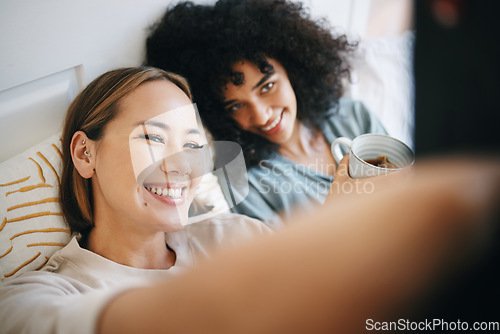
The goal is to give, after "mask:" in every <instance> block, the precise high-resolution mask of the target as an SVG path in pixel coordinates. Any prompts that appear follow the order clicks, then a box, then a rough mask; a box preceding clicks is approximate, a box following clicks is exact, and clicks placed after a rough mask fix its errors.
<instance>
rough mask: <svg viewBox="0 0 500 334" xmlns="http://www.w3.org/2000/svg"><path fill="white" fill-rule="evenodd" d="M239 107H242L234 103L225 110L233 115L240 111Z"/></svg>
mask: <svg viewBox="0 0 500 334" xmlns="http://www.w3.org/2000/svg"><path fill="white" fill-rule="evenodd" d="M241 107H243V104H241V103H235V104H233V105H232V106H230V107H229V108H227V110H229V112H231V113H233V112H235V111H238V110H240V109H241Z"/></svg>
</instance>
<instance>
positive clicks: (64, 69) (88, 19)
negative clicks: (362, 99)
mask: <svg viewBox="0 0 500 334" xmlns="http://www.w3.org/2000/svg"><path fill="white" fill-rule="evenodd" d="M371 1H372V0H306V1H304V3H305V5H306V6H308V7H310V9H311V13H312V15H313V16H316V17H317V16H326V17H327V18H328V19H329V20H330V21H331V22H332V23H333V24H334V25H335V26H339V27H341V28H342V29H343V30H345V31H348V32H354V33H356V32H359V31H363V30H364V28H365V26H366V16H367V12H368V9H369V5H370V3H371ZM172 2H173V1H168V0H140V1H139V0H81V1H68V0H0V161H3V160H5V159H6V158H8V157H10V156H12V155H14V154H16V153H19V152H22V151H23V150H24V149H26V148H28V147H30V146H31V145H33V144H34V143H36V142H38V141H40V140H43V139H45V138H47V137H49V136H50V135H52V134H54V133H56V132H57V131H58V130H59V129H60V126H61V123H62V120H63V117H64V114H65V111H66V108H67V106H68V105H69V103H70V101H71V100H72V99H73V98H74V97H75V96H76V94H77V93H78V92H79V91H80V90H81V89H82V88H83V87H84V86H85V85H86V84H87V83H88V82H90V81H91V80H92V79H94V78H95V77H97V76H98V75H99V74H101V73H103V72H105V71H108V70H110V69H112V68H116V67H120V66H134V65H139V64H140V63H141V61H142V59H143V55H144V39H145V37H146V34H147V28H148V27H149V26H150V25H151V24H152V23H153V22H155V21H156V20H157V19H158V18H159V17H160V16H161V15H162V13H163V12H164V10H165V8H166V7H167V5H168V4H169V3H172ZM196 2H198V3H211V2H213V0H196ZM20 134H22V135H20Z"/></svg>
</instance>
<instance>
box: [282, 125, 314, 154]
mask: <svg viewBox="0 0 500 334" xmlns="http://www.w3.org/2000/svg"><path fill="white" fill-rule="evenodd" d="M317 141H318V136H317V134H316V131H314V130H312V129H310V128H308V127H306V126H305V125H304V124H302V123H301V122H299V121H298V120H296V121H295V125H294V128H293V132H292V136H291V137H290V139H289V140H288V141H286V142H285V143H282V144H281V145H280V148H279V153H280V154H282V155H283V156H286V157H287V158H289V159H291V160H295V161H296V160H300V159H301V158H303V157H308V156H313V155H315V154H317V149H316V148H317V145H315V143H316V142H317Z"/></svg>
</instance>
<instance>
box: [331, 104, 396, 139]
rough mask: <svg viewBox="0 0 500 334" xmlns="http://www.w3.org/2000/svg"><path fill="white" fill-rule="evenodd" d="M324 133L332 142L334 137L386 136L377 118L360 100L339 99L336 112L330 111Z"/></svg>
mask: <svg viewBox="0 0 500 334" xmlns="http://www.w3.org/2000/svg"><path fill="white" fill-rule="evenodd" d="M324 133H325V135H326V137H327V139H329V141H333V140H334V139H335V138H336V137H349V138H354V137H357V136H359V135H361V134H364V133H381V134H386V133H387V132H386V130H385V128H384V126H383V125H382V123H381V122H380V120H379V119H378V118H377V116H376V115H375V114H374V113H372V112H371V111H370V110H368V108H367V107H366V105H365V104H364V103H363V102H362V101H360V100H352V99H349V98H341V99H340V100H339V103H338V109H337V110H336V112H335V111H334V110H332V111H331V112H330V113H329V117H328V119H327V120H326V122H325V127H324Z"/></svg>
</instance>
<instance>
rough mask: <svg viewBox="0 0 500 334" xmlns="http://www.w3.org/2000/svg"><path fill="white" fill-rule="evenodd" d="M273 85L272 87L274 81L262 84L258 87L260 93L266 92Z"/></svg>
mask: <svg viewBox="0 0 500 334" xmlns="http://www.w3.org/2000/svg"><path fill="white" fill-rule="evenodd" d="M273 87H274V82H268V83H267V84H265V85H264V86H262V88H261V89H260V91H261V92H262V93H267V92H268V91H270V90H271V88H273Z"/></svg>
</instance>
